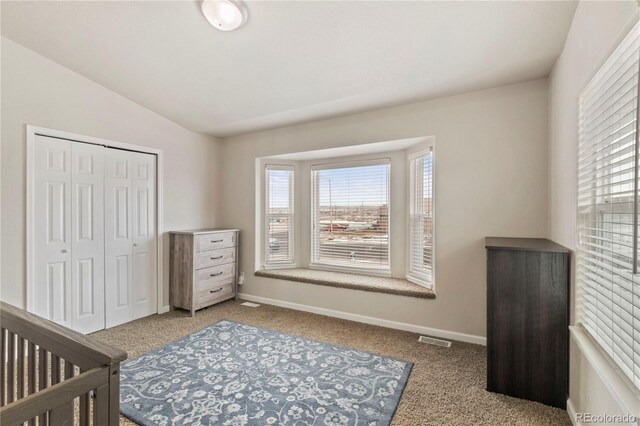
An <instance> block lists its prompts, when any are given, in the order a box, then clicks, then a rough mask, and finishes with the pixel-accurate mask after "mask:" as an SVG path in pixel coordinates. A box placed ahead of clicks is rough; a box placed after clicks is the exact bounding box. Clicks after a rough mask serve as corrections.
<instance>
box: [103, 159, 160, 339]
mask: <svg viewBox="0 0 640 426" xmlns="http://www.w3.org/2000/svg"><path fill="white" fill-rule="evenodd" d="M155 175H156V171H155V156H153V155H150V154H142V153H137V152H130V151H122V150H116V149H106V152H105V262H106V263H105V267H106V275H105V276H106V282H105V295H106V308H107V311H106V326H107V327H113V326H115V325H118V324H122V323H125V322H127V321H131V320H133V319H136V318H141V317H144V316H147V315H150V314H153V313H155V312H157V310H156V306H157V297H158V294H157V284H156V283H157V277H156V275H157V274H156V270H157V268H156V262H157V244H156V234H155V228H156V226H155V198H156V194H155Z"/></svg>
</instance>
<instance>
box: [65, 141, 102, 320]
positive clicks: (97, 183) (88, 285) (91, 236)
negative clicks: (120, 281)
mask: <svg viewBox="0 0 640 426" xmlns="http://www.w3.org/2000/svg"><path fill="white" fill-rule="evenodd" d="M104 150H105V149H104V148H103V147H101V146H97V145H89V144H83V143H73V144H71V159H72V169H71V184H72V188H73V191H72V195H71V205H72V218H73V220H72V223H73V226H72V250H71V257H72V294H73V324H74V329H75V330H77V331H80V332H81V333H91V332H93V331H96V330H101V329H103V328H104V327H105V314H104V306H105V304H104V255H105V252H104V247H105V246H104V243H105V242H104V165H103V161H104V159H103V156H104Z"/></svg>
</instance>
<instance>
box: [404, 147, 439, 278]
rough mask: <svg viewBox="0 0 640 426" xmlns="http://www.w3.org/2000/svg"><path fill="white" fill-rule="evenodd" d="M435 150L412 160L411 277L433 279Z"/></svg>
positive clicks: (410, 213) (420, 154)
mask: <svg viewBox="0 0 640 426" xmlns="http://www.w3.org/2000/svg"><path fill="white" fill-rule="evenodd" d="M433 211H434V209H433V148H429V149H428V150H427V151H426V152H423V153H419V154H417V155H415V156H412V157H410V158H409V277H410V278H415V279H417V280H419V281H420V282H422V283H424V284H431V283H432V280H433Z"/></svg>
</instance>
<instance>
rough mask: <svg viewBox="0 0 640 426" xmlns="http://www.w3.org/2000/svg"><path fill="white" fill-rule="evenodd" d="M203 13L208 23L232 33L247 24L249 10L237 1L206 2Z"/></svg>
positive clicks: (204, 2) (218, 0)
mask: <svg viewBox="0 0 640 426" xmlns="http://www.w3.org/2000/svg"><path fill="white" fill-rule="evenodd" d="M202 13H203V14H204V16H205V18H207V21H209V23H210V24H211V25H213V26H214V27H216V28H217V29H219V30H221V31H232V30H235V29H236V28H239V27H241V26H242V25H243V24H244V23H245V22H247V10H246V9H245V7H244V5H243V4H242V3H241V2H240V1H236V0H204V1H203V2H202Z"/></svg>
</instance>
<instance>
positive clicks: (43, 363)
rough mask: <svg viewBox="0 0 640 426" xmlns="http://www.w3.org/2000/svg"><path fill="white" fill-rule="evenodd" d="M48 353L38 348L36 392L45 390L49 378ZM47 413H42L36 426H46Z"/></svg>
mask: <svg viewBox="0 0 640 426" xmlns="http://www.w3.org/2000/svg"><path fill="white" fill-rule="evenodd" d="M47 355H48V352H47V351H46V350H44V349H43V348H38V390H42V389H46V388H47V387H48V386H47V378H48V377H49V360H48V359H47V358H48V356H47ZM47 417H48V416H47V413H42V414H40V415H39V416H38V425H39V426H43V425H46V424H48V422H47V420H48V418H47Z"/></svg>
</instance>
